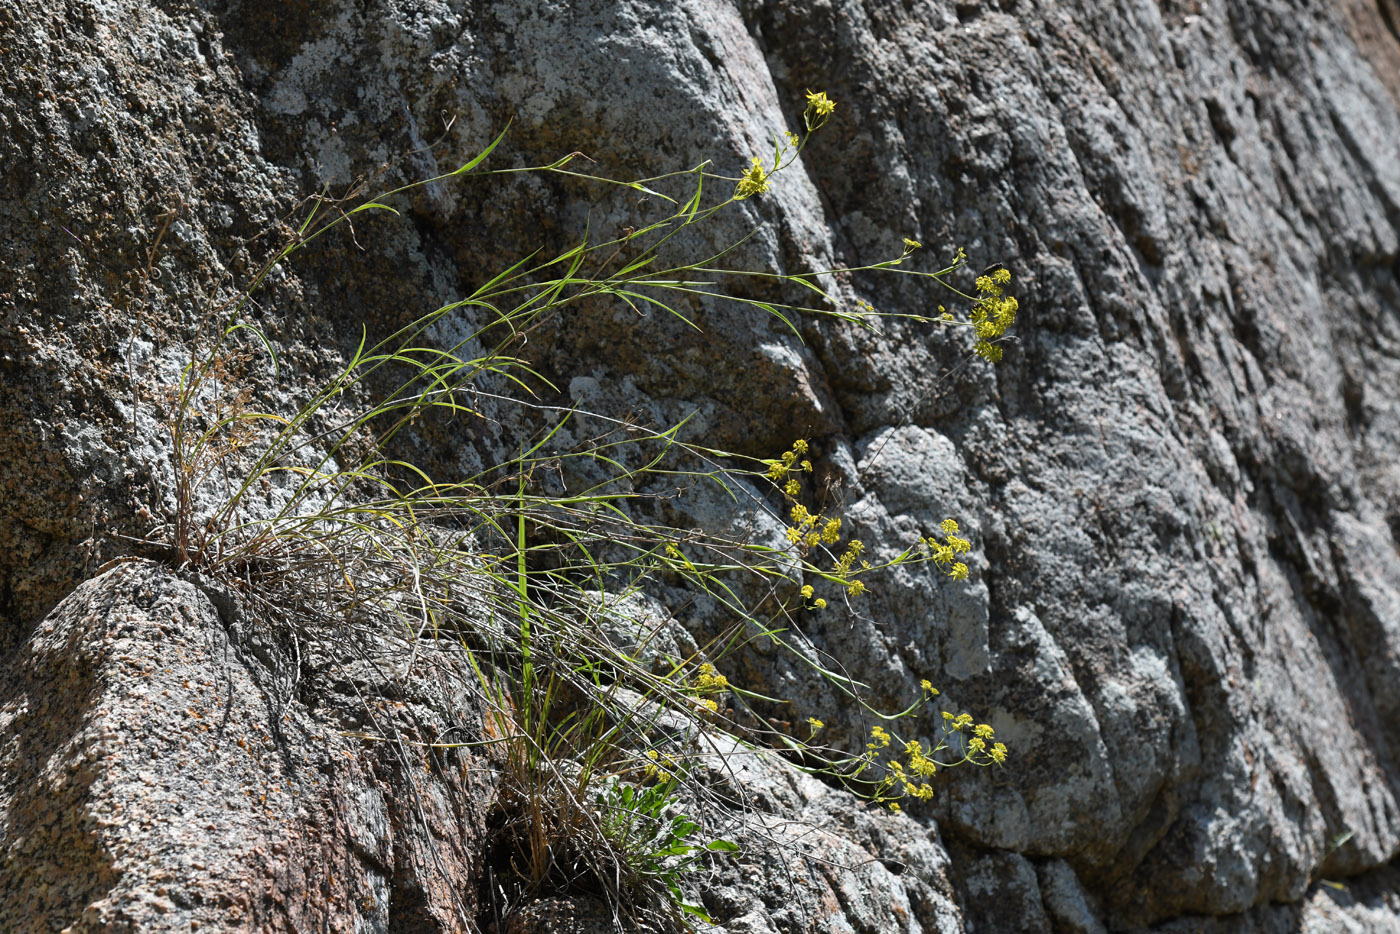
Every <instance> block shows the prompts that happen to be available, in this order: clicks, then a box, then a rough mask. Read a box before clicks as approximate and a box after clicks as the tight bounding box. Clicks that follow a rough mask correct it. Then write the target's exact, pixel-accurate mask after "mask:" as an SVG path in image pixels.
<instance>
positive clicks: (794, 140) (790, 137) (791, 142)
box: [783, 130, 802, 146]
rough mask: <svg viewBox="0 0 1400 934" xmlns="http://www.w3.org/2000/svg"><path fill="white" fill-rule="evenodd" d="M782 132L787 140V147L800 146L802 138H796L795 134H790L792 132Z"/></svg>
mask: <svg viewBox="0 0 1400 934" xmlns="http://www.w3.org/2000/svg"><path fill="white" fill-rule="evenodd" d="M783 132H784V133H786V134H787V140H788V144H789V145H791V146H798V145H801V143H802V137H800V136H798V135H797V134H796V133H794V132H792V130H784V131H783Z"/></svg>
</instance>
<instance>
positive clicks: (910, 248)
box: [904, 237, 923, 256]
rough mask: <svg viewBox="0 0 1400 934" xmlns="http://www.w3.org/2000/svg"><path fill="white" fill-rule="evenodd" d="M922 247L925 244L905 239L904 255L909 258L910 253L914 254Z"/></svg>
mask: <svg viewBox="0 0 1400 934" xmlns="http://www.w3.org/2000/svg"><path fill="white" fill-rule="evenodd" d="M922 246H923V244H922V243H920V242H919V241H917V240H910V239H909V238H908V237H905V238H904V254H905V255H906V256H908V255H909V254H910V253H913V252H914V251H915V250H917V249H919V248H920V247H922Z"/></svg>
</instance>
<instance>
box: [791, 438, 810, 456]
mask: <svg viewBox="0 0 1400 934" xmlns="http://www.w3.org/2000/svg"><path fill="white" fill-rule="evenodd" d="M792 450H793V451H794V452H795V453H797V454H806V453H807V442H806V441H804V440H803V439H802V438H798V439H797V440H796V441H794V442H793V443H792Z"/></svg>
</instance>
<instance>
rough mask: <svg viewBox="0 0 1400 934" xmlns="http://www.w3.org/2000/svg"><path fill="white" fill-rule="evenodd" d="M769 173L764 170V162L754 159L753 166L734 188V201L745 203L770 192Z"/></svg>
mask: <svg viewBox="0 0 1400 934" xmlns="http://www.w3.org/2000/svg"><path fill="white" fill-rule="evenodd" d="M768 174H769V173H768V172H767V171H765V170H764V168H763V160H762V159H760V158H758V157H757V156H755V157H754V160H753V165H751V166H749V168H748V170H747V171H745V172H744V174H743V176H742V177H740V179H739V184H738V185H736V186H734V199H735V200H736V201H743V200H744V199H745V198H751V197H753V196H754V195H756V194H759V193H761V192H765V191H767V190H768Z"/></svg>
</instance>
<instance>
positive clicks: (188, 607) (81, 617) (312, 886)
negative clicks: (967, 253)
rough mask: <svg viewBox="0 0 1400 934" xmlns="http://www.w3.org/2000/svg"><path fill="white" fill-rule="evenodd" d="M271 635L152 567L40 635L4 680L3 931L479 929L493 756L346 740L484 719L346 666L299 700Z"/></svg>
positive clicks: (476, 726)
mask: <svg viewBox="0 0 1400 934" xmlns="http://www.w3.org/2000/svg"><path fill="white" fill-rule="evenodd" d="M226 605H227V606H230V607H231V606H232V604H226ZM271 644H272V643H271V642H270V641H269V640H268V639H266V638H265V637H260V636H259V635H258V634H256V633H254V632H251V631H243V632H240V627H239V622H238V620H237V619H236V618H234V619H224V618H223V617H222V616H221V614H220V611H219V609H217V608H216V605H215V603H214V602H212V601H211V599H210V597H209V596H208V595H207V594H206V593H204V592H203V591H202V590H201V589H200V588H198V587H196V586H195V585H193V584H191V583H188V582H186V581H183V580H180V579H178V578H175V577H174V576H173V575H171V574H170V573H169V572H168V571H166V570H163V569H161V568H159V567H157V566H154V565H150V564H148V563H145V562H139V563H134V564H125V565H120V566H118V567H117V568H115V569H113V570H110V571H108V572H107V573H105V574H103V575H101V576H99V577H98V578H96V579H95V580H92V581H89V582H87V583H85V584H83V585H82V586H81V587H79V588H78V589H77V590H76V591H75V592H74V593H73V594H71V595H70V596H69V597H68V598H67V599H65V600H64V601H63V602H62V603H61V604H60V605H59V606H58V607H57V608H56V609H55V610H54V611H53V613H51V614H50V615H49V616H47V617H46V618H45V619H44V621H43V622H42V623H40V625H39V626H38V628H37V629H36V630H35V631H34V632H33V634H32V635H31V637H30V638H29V639H28V640H27V641H26V642H25V644H24V645H23V647H22V648H20V649H19V650H18V651H16V652H14V653H12V654H11V655H10V657H9V658H8V659H7V663H6V665H5V668H4V670H3V673H0V691H3V693H2V694H0V697H3V701H0V737H3V743H0V750H3V752H0V756H2V757H3V758H0V776H3V778H0V782H3V784H0V854H3V855H2V856H0V860H3V862H2V863H0V927H2V928H3V929H4V930H6V931H16V932H19V931H59V930H64V931H73V932H79V931H190V930H206V931H207V930H214V931H220V930H228V931H234V930H257V931H284V932H288V934H291V932H301V931H310V930H327V931H384V930H388V929H389V927H388V925H389V923H390V918H391V911H392V917H393V919H394V923H395V924H397V925H399V927H398V928H397V929H398V930H412V929H414V928H413V925H415V924H416V925H418V929H426V930H466V929H467V928H468V925H469V924H470V920H469V919H471V918H474V917H475V915H476V911H477V909H476V906H475V904H474V898H472V897H471V896H472V895H474V893H475V891H476V887H475V884H474V882H475V879H476V878H477V877H478V875H479V871H480V866H479V863H480V850H481V841H482V839H483V838H484V830H483V824H484V820H485V813H486V807H487V804H488V802H489V800H490V784H491V783H490V781H489V779H488V778H487V777H486V776H487V775H488V774H489V772H488V770H487V769H486V768H485V762H484V760H478V759H476V758H475V757H470V756H466V755H465V754H464V753H463V752H462V751H460V750H458V751H455V752H454V753H453V754H452V755H450V756H439V757H437V758H436V759H430V757H428V756H426V755H425V754H424V752H423V750H422V748H421V747H419V748H415V747H410V746H402V745H398V744H378V745H373V744H371V745H369V746H368V748H366V744H362V743H361V742H359V741H357V740H356V739H355V738H350V737H346V736H344V733H346V732H352V731H353V732H357V733H370V734H378V735H380V736H386V735H388V736H394V735H398V736H401V737H415V736H416V737H422V736H423V734H424V733H426V734H427V735H428V736H429V737H431V738H433V739H436V738H437V736H438V735H440V734H441V733H443V732H444V731H445V730H446V728H447V726H448V725H449V724H447V723H445V722H444V721H443V719H442V714H441V712H442V711H443V710H451V709H453V708H454V707H455V709H456V710H457V712H458V713H459V714H460V715H461V717H460V720H459V722H458V723H457V724H453V725H457V726H464V727H467V728H469V729H470V730H471V732H472V734H473V735H477V734H479V732H480V723H479V721H475V722H474V721H473V720H472V719H471V717H470V716H469V715H470V708H465V709H464V705H463V704H462V698H461V697H460V696H453V695H452V694H450V693H449V694H448V696H447V697H446V698H443V697H441V696H438V697H433V696H431V695H432V693H433V689H434V688H438V689H439V690H440V689H441V683H440V682H439V681H437V680H436V679H433V678H431V677H423V675H422V673H420V677H419V678H417V679H415V680H413V681H412V682H411V684H412V685H413V689H412V692H411V693H408V694H405V693H403V692H394V693H389V692H386V691H385V690H384V685H383V684H376V683H375V679H374V678H373V677H365V676H364V675H365V674H372V673H373V672H372V671H371V672H365V671H364V669H363V666H360V669H359V670H360V673H361V674H360V676H359V677H356V675H355V670H356V669H355V666H347V665H345V664H339V665H333V666H324V665H317V664H314V663H313V666H312V670H314V671H315V672H316V673H315V674H313V675H312V676H311V678H310V680H309V681H307V682H306V683H303V684H302V685H299V686H298V687H300V688H301V689H302V690H304V691H306V692H308V693H310V694H311V695H312V696H314V698H315V700H314V702H310V703H308V702H303V701H294V699H293V697H291V696H288V688H289V686H288V685H286V684H283V683H278V680H277V677H276V673H278V672H286V671H288V670H289V669H290V668H291V666H289V665H288V664H287V663H286V660H285V659H276V658H274V657H271V656H270V654H269V651H268V646H269V645H271ZM429 670H431V668H429ZM389 680H390V681H391V682H392V681H393V679H392V678H391V679H389ZM405 680H407V679H405ZM361 694H364V695H368V696H369V698H370V705H369V707H368V708H367V707H366V705H365V704H363V703H361V702H360V695H361ZM386 694H387V697H388V699H387V700H386V699H385V698H386ZM415 695H417V696H415ZM424 695H427V697H426V698H425V696H424ZM454 701H456V703H455V704H454V703H453V702H454ZM424 714H426V715H427V717H426V718H425V717H424V716H422V715H424ZM394 721H402V726H403V727H404V729H401V730H398V731H396V730H394V729H393V727H392V726H391V723H393V722H394ZM412 728H416V729H412ZM410 756H411V760H410V759H409V758H408V757H410ZM434 770H437V772H436V777H437V778H439V779H440V778H441V776H442V774H443V772H444V770H445V771H446V772H447V773H448V774H450V775H452V776H453V777H454V778H457V777H459V775H458V771H459V770H460V776H461V777H464V778H465V780H459V781H452V782H446V781H441V780H433V779H434ZM424 774H426V775H427V776H428V778H427V779H424V778H423V776H424ZM421 815H427V817H428V819H429V820H430V821H431V822H432V826H433V831H432V834H431V835H429V834H427V833H425V832H424V830H423V826H424V823H423V820H422V817H421Z"/></svg>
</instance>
